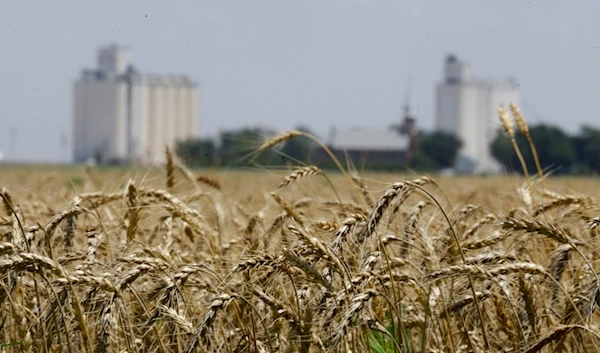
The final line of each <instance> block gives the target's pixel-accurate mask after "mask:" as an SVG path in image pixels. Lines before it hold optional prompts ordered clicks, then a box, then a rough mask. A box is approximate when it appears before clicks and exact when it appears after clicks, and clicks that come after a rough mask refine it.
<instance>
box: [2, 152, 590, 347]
mask: <svg viewBox="0 0 600 353" xmlns="http://www.w3.org/2000/svg"><path fill="white" fill-rule="evenodd" d="M0 178H1V179H0V180H2V185H1V186H2V187H3V188H2V205H3V207H2V215H1V217H0V230H1V233H0V236H1V239H0V240H1V241H0V273H1V280H0V284H1V286H2V288H1V289H0V306H1V308H2V310H1V311H0V313H1V317H0V320H1V327H0V345H1V349H2V351H6V352H488V351H495V352H553V351H564V352H594V351H598V350H600V349H597V348H596V346H597V345H598V344H599V343H600V330H599V328H598V322H599V321H598V316H597V314H595V311H596V307H597V305H598V303H599V302H600V282H599V279H598V276H597V272H596V271H597V270H598V261H597V260H598V253H597V249H598V247H597V246H596V244H595V243H596V241H597V239H596V237H597V235H598V228H600V227H599V226H600V217H599V216H600V209H599V207H598V196H599V194H598V192H599V190H600V187H599V185H600V184H599V183H598V180H594V179H584V178H581V179H578V178H562V179H561V178H547V179H546V180H545V183H544V184H543V185H542V183H540V180H539V179H535V178H532V180H531V181H530V182H529V183H527V182H525V179H524V178H522V177H516V176H515V177H512V176H501V177H488V178H484V177H452V178H450V177H437V176H431V177H430V176H421V175H392V174H361V173H357V172H348V173H344V174H340V173H334V172H324V171H322V170H320V169H319V168H317V167H314V166H305V167H298V168H297V169H296V168H285V169H269V170H260V169H259V170H254V171H247V172H244V171H238V172H235V171H231V172H225V171H190V170H188V169H186V168H185V167H183V166H182V165H181V164H180V163H177V162H176V161H175V162H171V163H169V164H168V166H167V167H166V168H165V169H164V170H163V169H148V170H140V169H132V170H119V169H114V170H103V169H97V168H84V167H70V168H50V167H47V168H39V167H29V168H26V167H7V168H3V169H2V170H0Z"/></svg>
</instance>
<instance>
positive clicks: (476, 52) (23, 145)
mask: <svg viewBox="0 0 600 353" xmlns="http://www.w3.org/2000/svg"><path fill="white" fill-rule="evenodd" d="M111 42H116V43H118V44H123V45H128V46H130V47H131V48H132V50H133V53H134V64H135V66H136V67H137V68H138V69H139V70H140V71H141V72H145V73H176V74H178V73H183V74H188V75H190V76H191V77H192V78H193V79H195V80H196V81H198V82H199V84H200V89H201V94H200V97H201V98H200V114H199V131H198V133H199V134H200V135H201V136H217V134H218V132H219V130H221V129H229V128H237V127H240V126H242V125H244V124H248V125H252V124H261V125H266V126H272V127H273V128H275V129H277V130H279V131H283V130H287V129H292V128H294V127H295V126H296V125H298V124H303V125H306V126H307V127H309V128H311V129H312V130H313V131H314V132H315V133H317V134H319V135H321V136H326V135H327V132H328V131H329V128H330V127H331V126H334V125H359V126H370V127H373V128H377V127H381V128H383V127H386V126H387V125H389V124H390V123H393V122H397V121H399V119H400V117H401V113H402V105H403V103H404V97H405V94H406V91H407V89H408V86H409V81H410V82H412V88H413V91H414V93H415V95H416V102H417V103H418V106H419V115H420V117H419V121H418V124H419V126H420V127H421V128H424V129H431V128H433V121H434V116H433V114H434V99H435V97H434V87H435V84H436V82H437V81H438V80H440V78H441V75H442V61H443V59H444V57H445V55H446V54H448V53H451V52H452V53H456V54H457V55H458V56H459V57H460V58H464V59H466V60H468V61H469V62H470V63H471V71H472V72H473V73H474V74H475V75H477V76H486V77H498V78H501V77H506V76H512V77H515V78H516V79H517V81H518V82H519V84H520V86H521V89H522V105H523V111H524V113H525V114H526V118H527V119H528V120H529V121H530V122H541V121H544V122H549V123H555V124H559V125H560V126H562V127H564V128H565V129H568V130H569V131H572V132H575V131H577V129H578V128H579V126H580V125H581V124H583V123H588V124H594V125H596V126H600V109H599V107H598V103H600V1H594V0H587V1H583V0H578V1H551V0H543V1H542V0H540V1H530V2H528V1H524V0H512V1H484V0H472V1H471V0H469V1H467V0H464V1H458V0H455V1H448V0H437V1H433V0H410V1H402V0H395V1H376V0H340V1H328V0H311V1H308V0H298V1H285V0H263V1H258V0H257V1H248V0H239V1H224V0H218V1H173V0H170V1H122V0H119V1H107V0H102V1H66V0H61V1H58V0H57V1H6V2H3V3H2V7H1V11H0V74H1V75H0V77H1V81H0V151H2V152H4V154H5V157H7V156H6V155H7V154H8V153H9V134H10V130H11V128H12V127H14V128H16V131H17V144H16V155H17V158H18V159H20V160H26V161H49V162H56V161H61V160H67V159H70V158H71V151H70V147H69V149H68V151H67V152H66V153H65V152H64V151H62V150H61V148H60V137H61V135H62V134H64V135H66V136H67V138H68V141H69V146H70V142H71V141H72V136H71V134H72V129H71V126H72V84H73V81H74V80H75V79H76V78H77V77H78V75H79V74H80V72H81V69H82V68H84V67H94V66H95V64H96V49H97V47H98V46H101V45H104V44H107V43H111Z"/></svg>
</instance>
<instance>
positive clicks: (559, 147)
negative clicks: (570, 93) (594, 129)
mask: <svg viewBox="0 0 600 353" xmlns="http://www.w3.org/2000/svg"><path fill="white" fill-rule="evenodd" d="M529 131H530V134H531V138H532V140H533V143H534V144H535V147H536V149H537V152H538V156H539V159H540V164H541V165H542V168H547V167H551V168H554V169H556V171H555V173H558V174H564V173H569V172H571V167H572V166H574V165H575V163H576V162H577V154H576V152H575V147H574V146H573V141H572V140H571V138H570V137H569V136H568V135H567V134H566V133H565V132H564V131H562V130H561V129H559V128H558V127H556V126H551V125H546V124H539V125H536V126H532V127H530V128H529ZM516 139H517V144H518V145H519V148H520V149H521V153H522V154H523V158H524V159H525V164H526V166H527V170H528V171H529V173H530V174H535V173H536V167H535V162H534V160H533V154H532V152H531V149H530V148H529V144H528V143H527V139H526V138H525V136H523V135H522V134H520V133H517V136H516ZM491 152H492V155H493V156H494V158H496V160H497V161H498V162H500V163H502V164H503V165H504V166H505V168H506V169H507V170H509V171H514V172H519V173H523V171H522V168H521V164H520V163H519V160H518V158H517V155H516V153H515V151H514V150H513V148H512V144H511V142H510V139H509V137H508V136H506V134H505V133H503V132H502V133H499V134H498V136H497V137H496V139H494V141H493V142H492V144H491Z"/></svg>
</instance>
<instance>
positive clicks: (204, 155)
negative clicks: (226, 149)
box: [175, 138, 216, 168]
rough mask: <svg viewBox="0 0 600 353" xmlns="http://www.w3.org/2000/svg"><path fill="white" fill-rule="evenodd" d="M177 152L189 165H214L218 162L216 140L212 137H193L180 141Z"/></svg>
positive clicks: (176, 147) (195, 166)
mask: <svg viewBox="0 0 600 353" xmlns="http://www.w3.org/2000/svg"><path fill="white" fill-rule="evenodd" d="M175 153H176V154H177V156H179V158H181V160H182V161H183V162H184V163H185V164H186V165H187V166H189V167H194V168H197V167H212V166H214V165H215V162H216V159H215V158H216V148H215V142H214V141H213V140H211V139H199V138H191V139H187V140H184V141H179V142H178V143H177V145H176V146H175Z"/></svg>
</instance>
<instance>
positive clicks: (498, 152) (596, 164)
mask: <svg viewBox="0 0 600 353" xmlns="http://www.w3.org/2000/svg"><path fill="white" fill-rule="evenodd" d="M298 130H302V131H305V132H308V133H311V132H310V131H309V129H307V128H303V127H298ZM275 134H276V133H275V132H274V131H270V130H266V129H263V128H259V127H243V128H240V129H236V130H228V131H223V132H221V133H220V134H219V137H218V138H217V139H211V138H206V139H200V138H194V139H189V140H185V141H181V142H179V143H178V144H177V146H176V153H177V154H178V156H179V157H180V158H181V159H183V161H184V162H185V163H186V164H187V165H188V166H190V167H194V168H198V167H212V168H219V167H224V168H239V167H259V166H261V167H264V166H281V165H286V164H300V163H306V164H316V165H318V166H319V167H321V168H323V169H327V168H330V167H332V166H333V165H332V164H327V163H321V164H322V165H319V163H315V160H314V159H315V152H316V151H317V149H318V145H317V144H316V143H315V142H314V141H312V140H310V139H308V138H306V137H302V136H300V137H297V138H294V139H292V140H289V141H287V142H286V143H284V144H282V145H281V146H278V147H277V148H273V149H269V150H267V151H264V152H262V153H260V154H255V153H254V152H255V151H256V150H257V149H258V147H259V146H260V145H261V144H262V143H263V142H264V141H265V140H266V139H268V138H269V137H272V136H273V135H275ZM530 134H531V137H532V139H533V141H534V143H535V146H536V149H537V152H538V155H539V159H540V162H541V164H542V166H543V167H544V168H546V169H547V170H551V171H552V172H553V173H555V174H600V129H598V128H594V127H591V126H583V127H582V128H581V129H580V131H579V132H578V133H576V134H573V135H570V134H568V133H566V132H565V131H563V130H562V129H560V128H559V127H557V126H553V125H548V124H538V125H532V126H530ZM516 140H517V143H518V145H519V147H520V149H521V152H522V154H523V157H524V158H525V161H526V163H527V169H528V171H529V172H530V173H532V174H533V173H535V171H536V169H535V164H534V160H533V156H532V152H531V150H530V149H529V145H528V143H527V141H526V138H525V136H523V135H521V134H520V133H517V136H516ZM461 145H462V143H461V141H460V140H459V139H457V138H456V137H454V136H453V135H451V134H447V133H444V132H439V131H436V132H425V131H420V132H419V133H418V147H417V150H416V151H414V153H413V155H412V156H411V158H410V159H408V160H405V161H403V162H402V163H400V164H398V163H395V164H390V165H383V166H382V165H380V164H377V165H375V164H371V165H370V164H369V162H368V161H367V162H366V163H362V164H361V166H360V167H361V168H364V169H366V170H386V171H403V170H415V171H423V172H427V171H439V170H441V169H444V168H452V167H453V166H454V165H455V162H456V158H457V156H458V152H459V150H460V147H461ZM491 153H492V155H493V157H494V158H495V159H496V160H497V161H498V162H500V163H501V164H502V165H503V166H504V168H505V170H506V171H507V172H509V173H511V172H514V173H523V170H522V167H521V164H520V163H519V160H518V159H517V155H516V153H515V151H514V149H513V146H512V143H511V141H510V138H509V137H508V136H506V134H504V133H503V132H499V133H498V134H497V137H496V138H495V139H494V140H493V141H492V142H491ZM342 162H343V161H342Z"/></svg>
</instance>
